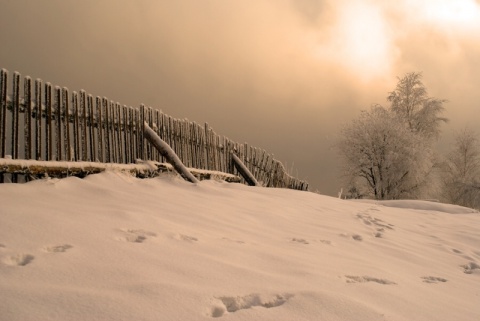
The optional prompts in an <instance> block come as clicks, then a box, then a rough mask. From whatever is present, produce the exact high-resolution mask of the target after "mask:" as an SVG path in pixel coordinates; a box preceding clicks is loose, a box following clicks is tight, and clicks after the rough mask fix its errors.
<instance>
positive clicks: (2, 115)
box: [0, 69, 8, 180]
mask: <svg viewBox="0 0 480 321" xmlns="http://www.w3.org/2000/svg"><path fill="white" fill-rule="evenodd" d="M7 75H8V71H7V70H5V69H2V70H0V157H1V158H5V154H6V149H7V142H6V130H7ZM0 178H1V179H2V180H3V175H2V176H0Z"/></svg>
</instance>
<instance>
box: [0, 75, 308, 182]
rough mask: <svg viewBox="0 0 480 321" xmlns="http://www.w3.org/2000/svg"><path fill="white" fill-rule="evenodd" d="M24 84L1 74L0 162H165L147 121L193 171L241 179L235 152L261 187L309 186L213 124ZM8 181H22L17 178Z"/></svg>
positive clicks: (43, 85) (47, 85) (270, 157)
mask: <svg viewBox="0 0 480 321" xmlns="http://www.w3.org/2000/svg"><path fill="white" fill-rule="evenodd" d="M20 83H21V77H20V74H19V73H17V72H15V73H14V74H13V78H12V87H11V88H9V86H8V71H7V70H5V69H1V70H0V158H12V159H26V160H38V161H51V160H57V161H78V162H85V161H87V162H100V163H117V164H132V163H135V162H137V160H152V161H157V162H160V163H162V162H164V161H165V159H164V157H163V156H162V155H161V154H160V153H159V152H158V151H157V150H156V149H155V148H152V147H151V145H150V144H148V143H146V141H145V137H144V124H145V122H146V123H147V124H148V125H149V127H150V128H152V129H153V130H154V131H155V133H157V134H158V136H159V137H160V138H161V139H163V140H164V141H165V142H166V143H167V144H169V145H170V146H171V148H172V150H174V151H175V153H176V154H177V155H178V157H179V158H180V160H181V161H182V162H183V163H184V164H185V165H186V166H187V167H190V168H196V169H197V170H212V171H218V172H224V173H230V174H238V172H237V170H236V168H235V167H234V166H233V163H232V153H234V154H235V155H236V156H237V157H238V158H239V159H240V160H241V161H242V162H243V163H244V165H245V166H246V168H247V169H248V170H249V171H250V172H251V173H252V175H253V176H254V177H255V178H256V180H257V181H258V182H259V183H260V184H262V185H263V186H268V187H286V188H294V189H300V190H307V189H308V184H307V182H305V181H302V180H299V179H297V178H294V177H292V176H291V175H289V174H288V173H287V171H286V170H285V168H284V166H283V164H282V163H281V162H279V161H278V160H276V159H275V158H274V156H273V155H272V154H269V153H267V152H266V151H265V150H262V149H259V148H255V147H253V146H250V145H248V144H246V143H245V144H239V143H236V142H233V141H231V140H230V139H228V138H227V137H225V136H220V135H218V134H217V133H215V131H213V129H212V128H211V127H210V126H209V125H208V124H207V123H205V124H204V126H201V125H199V124H197V123H195V122H191V121H188V120H187V119H184V120H180V119H175V118H172V117H170V116H168V115H166V114H164V113H163V112H161V111H159V110H154V109H152V108H151V107H147V106H145V105H143V104H142V105H140V107H139V108H132V107H127V106H122V105H120V104H119V103H115V102H114V101H110V100H108V99H107V98H105V97H103V98H101V97H98V96H97V97H96V98H94V97H93V96H92V95H89V94H87V93H86V92H85V91H84V90H81V91H80V92H72V93H70V92H69V90H68V89H67V88H60V87H58V86H57V87H55V88H52V85H51V84H50V83H48V82H47V83H44V82H43V81H42V80H40V79H37V80H35V82H34V83H33V82H32V80H31V78H30V77H25V78H24V79H23V95H20V88H21V85H20ZM32 87H33V92H32ZM9 90H10V91H9ZM9 93H10V94H9ZM10 177H11V181H15V180H16V174H15V175H11V176H10ZM3 181H4V173H0V182H3Z"/></svg>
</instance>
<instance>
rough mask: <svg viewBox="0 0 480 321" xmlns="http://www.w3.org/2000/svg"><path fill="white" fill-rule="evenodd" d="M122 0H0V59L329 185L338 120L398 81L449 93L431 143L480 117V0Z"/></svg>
mask: <svg viewBox="0 0 480 321" xmlns="http://www.w3.org/2000/svg"><path fill="white" fill-rule="evenodd" d="M119 3H120V2H118V1H114V0H82V1H75V0H44V1H36V0H0V43H1V46H0V68H5V69H7V70H9V71H10V72H13V71H18V72H20V73H21V74H22V75H30V76H32V77H33V78H34V79H35V78H41V79H43V80H44V81H49V82H51V83H52V84H55V85H60V86H66V87H68V88H69V89H70V90H76V91H78V90H80V89H85V90H86V91H87V92H88V93H91V94H93V95H95V96H97V95H98V96H105V97H108V98H109V99H111V100H115V101H118V102H120V103H121V104H125V105H129V106H139V105H140V104H141V103H144V104H146V105H147V106H151V107H153V108H156V109H161V110H162V111H163V112H165V113H167V114H168V115H170V116H173V117H175V118H188V119H189V120H191V121H195V122H197V123H201V124H202V123H205V122H208V123H209V125H210V126H211V127H213V129H214V130H215V131H216V132H217V133H218V134H220V135H224V136H227V137H229V138H230V139H232V140H234V141H237V142H248V143H249V144H250V145H253V146H256V147H260V148H263V149H265V150H267V151H268V152H270V153H273V154H274V155H275V157H276V158H277V159H279V160H280V161H282V162H284V163H286V165H287V167H288V168H293V170H292V174H294V176H298V177H299V178H301V179H305V180H307V181H308V182H309V183H310V187H311V190H313V191H318V192H320V193H323V194H328V195H335V194H336V193H337V192H338V191H339V190H340V188H341V187H342V182H341V172H340V167H339V159H338V155H337V154H336V151H335V149H334V147H333V146H334V143H335V141H336V135H338V132H339V129H340V128H341V126H342V125H343V124H345V123H348V122H349V121H351V120H352V119H354V118H356V117H358V115H359V113H360V111H361V110H362V109H368V108H369V107H370V105H371V104H375V103H378V104H382V105H386V104H387V103H386V97H387V95H388V92H389V91H392V90H393V89H394V88H395V84H396V82H397V77H401V76H403V75H405V74H406V73H408V72H413V71H414V72H422V73H423V80H424V83H425V85H426V87H427V89H428V92H429V95H430V96H432V97H436V98H441V99H447V100H448V103H447V104H446V105H445V107H446V112H445V115H444V116H446V117H447V118H449V119H450V122H449V123H448V124H447V125H444V127H443V136H442V138H441V139H440V141H439V150H440V152H444V151H447V150H448V149H449V148H450V147H451V146H450V144H451V142H452V141H453V140H452V137H453V134H454V133H455V132H456V131H459V130H461V129H462V128H464V127H465V126H469V127H471V128H473V129H475V125H476V124H478V123H479V121H480V113H479V112H478V111H479V110H480V1H479V0H451V1H448V0H424V1H414V0H402V1H395V2H393V1H388V2H387V1H381V0H255V1H245V0H228V1H226V0H204V1H196V0H183V1H163V0H155V1H154V0H142V1H122V2H121V5H120V4H119Z"/></svg>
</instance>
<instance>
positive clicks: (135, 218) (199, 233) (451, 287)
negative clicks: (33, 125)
mask: <svg viewBox="0 0 480 321" xmlns="http://www.w3.org/2000/svg"><path fill="white" fill-rule="evenodd" d="M0 204H1V205H0V311H1V313H0V320H212V319H219V320H369V321H372V320H430V321H431V320H464V321H465V320H467V321H468V320H472V321H473V320H479V319H480V304H479V302H480V301H479V298H480V233H479V231H480V215H479V214H478V213H463V214H459V213H457V214H456V215H452V214H450V213H447V212H446V211H441V210H440V209H438V208H437V209H435V208H429V209H425V208H424V209H421V210H419V209H411V208H399V207H388V206H384V205H386V204H382V205H380V204H374V203H361V202H351V201H345V200H340V199H337V198H331V197H326V196H321V195H318V194H314V193H309V192H300V191H294V190H286V189H267V188H262V187H248V186H245V185H241V184H229V183H225V182H217V181H202V182H200V183H197V184H191V183H188V182H185V181H183V180H181V179H179V178H177V177H174V176H171V175H164V176H161V177H159V178H154V179H144V180H141V179H136V178H133V177H131V176H129V175H127V174H121V173H117V172H114V171H108V172H104V173H102V174H97V175H91V176H88V177H87V178H85V179H83V180H82V179H78V178H67V179H62V180H57V179H49V180H39V181H33V182H30V183H27V184H2V185H0ZM400 207H402V206H400Z"/></svg>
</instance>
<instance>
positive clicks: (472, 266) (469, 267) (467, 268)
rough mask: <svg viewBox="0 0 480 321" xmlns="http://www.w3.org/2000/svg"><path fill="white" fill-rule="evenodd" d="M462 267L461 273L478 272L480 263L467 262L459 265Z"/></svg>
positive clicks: (479, 271)
mask: <svg viewBox="0 0 480 321" xmlns="http://www.w3.org/2000/svg"><path fill="white" fill-rule="evenodd" d="M461 267H463V268H464V270H463V273H465V274H473V273H480V265H478V264H477V263H475V262H469V263H467V264H464V265H461Z"/></svg>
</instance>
